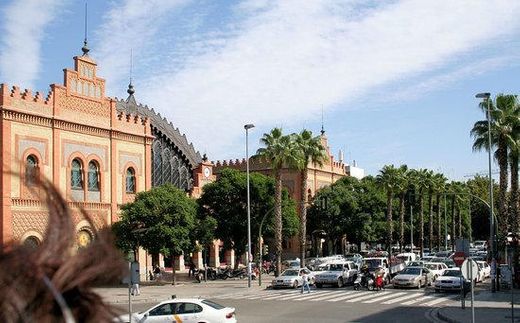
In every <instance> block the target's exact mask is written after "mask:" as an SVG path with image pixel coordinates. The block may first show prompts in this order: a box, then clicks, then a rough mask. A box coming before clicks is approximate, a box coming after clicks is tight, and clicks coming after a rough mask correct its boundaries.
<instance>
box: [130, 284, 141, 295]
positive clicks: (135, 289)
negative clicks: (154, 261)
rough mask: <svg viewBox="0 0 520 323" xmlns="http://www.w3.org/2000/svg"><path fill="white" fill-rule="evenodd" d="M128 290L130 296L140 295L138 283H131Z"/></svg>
mask: <svg viewBox="0 0 520 323" xmlns="http://www.w3.org/2000/svg"><path fill="white" fill-rule="evenodd" d="M130 292H131V294H132V296H139V295H141V290H140V289H139V284H138V283H134V284H132V289H131V291H130Z"/></svg>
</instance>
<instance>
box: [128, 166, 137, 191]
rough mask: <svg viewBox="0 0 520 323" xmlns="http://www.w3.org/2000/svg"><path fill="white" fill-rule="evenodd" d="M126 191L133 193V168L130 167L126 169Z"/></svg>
mask: <svg viewBox="0 0 520 323" xmlns="http://www.w3.org/2000/svg"><path fill="white" fill-rule="evenodd" d="M126 192H127V193H135V170H134V169H133V168H132V167H129V168H128V169H127V170H126Z"/></svg>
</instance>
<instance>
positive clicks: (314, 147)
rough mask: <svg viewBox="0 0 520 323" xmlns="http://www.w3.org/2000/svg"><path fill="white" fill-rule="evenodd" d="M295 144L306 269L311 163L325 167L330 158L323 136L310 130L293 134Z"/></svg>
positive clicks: (301, 252)
mask: <svg viewBox="0 0 520 323" xmlns="http://www.w3.org/2000/svg"><path fill="white" fill-rule="evenodd" d="M293 139H294V143H295V144H296V147H295V148H296V151H297V152H298V154H299V156H300V158H298V161H299V165H298V168H299V170H300V185H301V187H300V194H301V196H300V199H301V205H300V255H301V256H300V259H301V260H300V266H301V267H302V268H304V267H305V250H306V246H305V243H306V240H307V239H306V237H307V195H308V194H307V177H308V169H309V163H312V164H313V165H314V166H316V165H319V166H323V163H324V162H325V161H327V159H328V157H327V155H326V153H325V147H324V146H323V144H322V143H321V136H316V137H313V136H312V132H311V131H309V130H305V129H304V130H302V131H301V132H300V133H299V134H293Z"/></svg>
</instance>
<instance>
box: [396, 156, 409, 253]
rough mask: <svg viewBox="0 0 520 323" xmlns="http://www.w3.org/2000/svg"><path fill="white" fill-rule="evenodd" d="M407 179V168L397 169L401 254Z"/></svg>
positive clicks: (404, 166)
mask: <svg viewBox="0 0 520 323" xmlns="http://www.w3.org/2000/svg"><path fill="white" fill-rule="evenodd" d="M408 187H409V178H408V166H406V165H401V166H399V168H398V169H397V178H396V194H397V195H398V197H399V251H400V252H403V247H404V213H405V199H406V194H407V193H408Z"/></svg>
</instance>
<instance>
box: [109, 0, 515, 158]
mask: <svg viewBox="0 0 520 323" xmlns="http://www.w3.org/2000/svg"><path fill="white" fill-rule="evenodd" d="M131 2H132V1H129V2H128V3H131ZM362 3H363V2H360V1H350V2H343V1H339V0H338V1H330V0H315V1H301V0H286V1H277V2H275V1H262V0H248V1H244V2H241V3H240V4H238V5H237V6H236V8H235V9H236V10H234V11H232V13H233V14H234V15H236V16H235V20H234V21H233V22H232V23H231V24H228V25H226V26H223V27H222V28H221V29H216V30H210V31H208V32H207V33H205V34H202V35H199V36H198V37H193V40H192V42H191V43H190V42H189V41H188V42H187V43H186V44H184V47H186V48H189V47H190V45H193V47H195V49H194V50H191V51H190V50H189V49H187V50H185V51H179V53H181V54H180V55H182V57H178V56H175V55H164V54H162V56H161V54H160V53H158V54H157V55H160V57H161V66H162V68H160V69H159V68H156V69H150V70H149V71H148V72H143V75H140V76H139V77H140V78H141V79H142V83H143V84H144V86H142V87H140V88H139V89H138V90H139V93H138V94H139V95H138V98H139V99H141V101H143V102H146V103H147V104H148V105H151V106H154V107H155V108H156V110H158V111H161V113H162V115H164V116H166V117H167V118H168V119H169V120H171V121H172V122H174V124H175V125H177V126H180V127H181V129H182V130H183V131H186V132H187V134H188V138H190V139H191V140H193V141H194V142H195V146H196V147H199V148H200V149H207V151H208V154H209V155H210V156H212V157H213V158H228V157H235V156H237V155H238V153H239V152H240V151H241V150H242V147H241V145H240V146H238V145H236V143H237V142H238V140H241V138H242V136H243V133H242V132H243V130H242V125H243V124H245V123H247V122H254V123H255V124H257V125H259V126H260V127H264V128H268V127H272V126H273V125H275V124H280V123H283V124H285V125H287V124H289V125H291V124H295V123H299V122H301V121H302V120H305V119H306V117H307V116H308V115H316V114H318V113H319V110H320V109H321V106H322V105H324V107H325V109H327V108H331V107H334V106H335V107H336V108H337V107H340V108H342V109H343V108H344V109H348V108H349V102H351V101H352V100H353V99H354V98H359V97H361V96H362V95H364V94H367V93H369V91H370V90H371V89H373V88H374V87H376V86H381V85H383V84H387V83H389V82H399V81H401V80H406V79H409V78H410V77H414V76H416V75H419V74H421V73H424V72H429V71H430V72H431V71H436V70H438V69H440V68H446V67H447V66H448V65H450V64H455V65H457V64H461V62H463V61H465V60H467V59H468V57H469V58H471V55H472V53H474V52H478V51H479V50H482V49H483V48H484V49H485V48H489V47H491V46H492V45H493V43H492V41H493V40H496V39H499V38H500V39H501V40H502V41H507V40H508V38H509V37H512V35H515V36H516V37H518V28H519V24H520V21H519V20H518V19H516V17H518V14H519V13H520V2H518V1H515V2H512V1H505V0H504V1H500V0H497V1H489V0H482V1H473V0H466V1H464V0H461V1H437V0H428V1H427V0H424V1H412V0H403V1H397V2H396V1H393V2H390V3H387V4H383V5H381V4H380V3H379V2H377V1H375V2H369V3H368V4H366V3H365V4H362ZM490 8H492V10H490ZM119 15H120V14H117V15H114V17H112V18H111V19H116V20H117V19H123V18H117V16H119ZM121 16H123V17H124V15H121ZM138 23H139V22H138ZM160 25H161V24H160V23H159V22H156V21H154V19H153V16H152V18H150V19H146V22H142V25H139V26H141V27H143V26H146V28H145V29H148V28H150V30H152V31H154V30H155V31H156V29H154V28H158V26H160ZM154 26H155V27H154ZM110 30H111V29H110V28H108V29H107V28H106V27H105V29H104V32H103V33H104V34H105V35H106V37H107V38H106V41H105V42H106V43H107V44H109V45H111V46H113V48H112V50H116V51H117V49H118V48H119V45H120V44H121V45H124V43H125V42H128V41H127V38H126V36H125V35H119V34H117V33H113V34H112V35H109V31H110ZM134 34H135V33H134ZM136 39H137V38H136ZM139 39H140V40H141V39H144V40H145V41H154V40H151V39H148V38H141V37H140V38H139ZM172 56H173V57H172ZM117 59H118V60H121V56H120V55H119V56H118V58H117ZM179 62H180V63H181V64H182V65H180V66H175V67H173V68H164V66H172V65H174V64H179ZM104 64H105V66H107V64H111V61H105V62H104ZM474 64H477V63H476V62H475V63H474ZM108 66H109V68H110V70H107V71H109V72H108V73H107V72H106V73H105V76H106V77H107V79H109V80H110V79H111V78H112V77H113V75H117V72H116V71H113V70H114V69H115V68H118V65H117V62H114V65H113V66H111V65H108ZM119 66H120V65H119ZM110 71H113V72H110ZM444 72H445V71H444ZM208 141H210V142H211V143H212V144H211V146H208V144H205V142H208ZM237 148H238V149H240V150H238V149H237ZM237 150H238V151H237Z"/></svg>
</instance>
